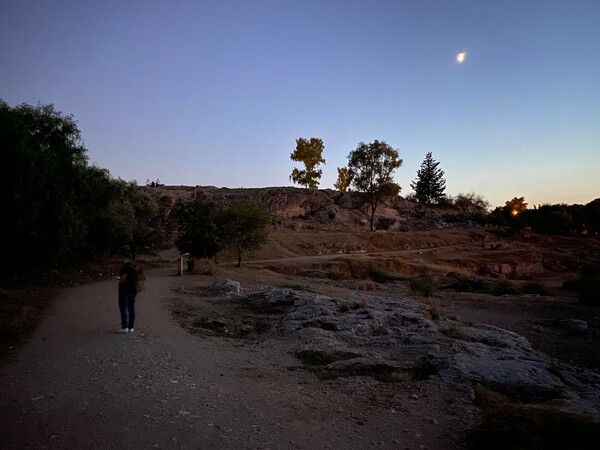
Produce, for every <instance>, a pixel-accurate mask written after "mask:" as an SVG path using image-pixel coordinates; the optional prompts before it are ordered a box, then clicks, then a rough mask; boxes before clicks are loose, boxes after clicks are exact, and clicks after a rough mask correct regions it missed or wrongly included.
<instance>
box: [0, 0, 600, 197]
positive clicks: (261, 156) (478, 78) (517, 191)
mask: <svg viewBox="0 0 600 450" xmlns="http://www.w3.org/2000/svg"><path fill="white" fill-rule="evenodd" d="M463 51H464V52H466V58H465V60H464V61H463V62H462V63H459V62H457V59H456V56H457V54H458V53H460V52H463ZM0 98H1V99H3V100H4V101H5V102H7V103H8V104H9V105H10V106H16V105H19V104H21V103H28V104H32V105H36V104H38V103H41V104H49V103H52V104H54V105H55V107H56V109H57V110H59V111H61V112H63V113H64V114H69V115H73V116H74V118H75V119H76V120H77V122H78V126H79V129H80V130H81V132H82V135H83V138H84V141H85V145H86V148H87V149H88V156H89V161H90V163H91V164H95V165H98V166H100V167H103V168H107V169H108V170H110V172H111V174H112V175H113V176H114V177H119V178H122V179H125V180H137V182H138V183H140V184H144V183H145V181H146V180H147V179H150V180H156V179H160V181H161V182H162V183H165V184H167V185H191V186H195V185H200V186H207V185H212V186H218V187H230V188H234V187H267V186H292V185H293V184H292V182H291V181H290V180H289V175H290V173H291V171H292V169H293V168H294V167H298V168H301V169H302V168H303V166H302V165H301V164H299V163H295V162H293V161H291V159H290V154H291V153H292V152H293V151H294V148H295V140H296V139H297V138H300V137H304V138H310V137H317V138H320V139H322V140H323V143H324V145H325V149H324V153H323V157H324V158H325V160H326V164H325V165H324V166H323V167H322V169H323V177H322V178H321V183H320V187H321V188H332V187H333V183H335V181H336V179H337V170H336V169H337V167H343V166H345V165H346V164H347V157H348V154H349V153H350V152H351V151H352V150H354V149H356V147H357V146H358V144H359V143H360V142H366V143H368V142H372V141H373V140H375V139H377V140H380V141H385V142H387V143H388V144H390V145H391V146H392V147H394V148H396V149H398V151H399V153H400V157H401V158H402V159H403V160H404V163H403V165H402V167H400V168H399V169H398V170H397V172H396V177H395V180H396V181H397V182H398V183H399V184H400V185H401V187H402V191H401V195H407V194H410V193H411V192H412V189H411V187H410V183H411V181H413V180H414V179H415V177H416V172H417V170H418V169H419V166H420V164H421V162H422V161H423V159H424V158H425V155H426V153H427V152H432V154H433V158H434V159H435V160H437V161H439V162H440V166H439V167H440V168H441V169H442V170H444V171H445V178H446V193H447V194H450V195H457V194H459V193H467V192H475V193H477V194H480V195H483V196H484V197H485V198H486V199H487V200H488V201H489V202H490V204H491V205H492V206H499V205H504V202H505V201H506V200H510V199H512V198H513V197H522V196H524V197H525V200H526V201H527V202H528V203H529V204H530V205H534V204H543V203H569V204H572V203H587V202H589V201H591V200H593V199H595V198H597V197H600V1H598V0H589V1H584V0H564V1H554V0H539V1H538V0H514V1H513V0H502V1H500V0H497V1H492V0H490V1H481V0H473V1H452V0H439V1H428V0H420V1H404V0H393V1H380V0H370V1H366V0H365V1H354V0H339V1H338V0H317V1H313V0H298V1H292V0H269V1H267V0H237V1H233V0H231V1H228V0H221V1H200V0H196V1H177V0H170V1H166V0H143V1H142V0H140V1H131V0H128V1H123V0H118V1H114V0H103V1H95V0H89V1H87V0H78V1H75V0H74V1H66V0H63V1H59V0H56V1H53V0H40V1H30V0H14V1H10V0H0Z"/></svg>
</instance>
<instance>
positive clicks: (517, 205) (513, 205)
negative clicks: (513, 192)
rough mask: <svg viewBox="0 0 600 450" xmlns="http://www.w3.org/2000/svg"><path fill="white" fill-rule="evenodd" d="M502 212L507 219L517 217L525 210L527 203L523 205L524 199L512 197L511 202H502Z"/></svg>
mask: <svg viewBox="0 0 600 450" xmlns="http://www.w3.org/2000/svg"><path fill="white" fill-rule="evenodd" d="M503 209H504V212H505V214H506V216H507V217H509V218H510V217H517V216H518V215H519V214H521V213H522V212H523V211H525V210H526V209H527V203H525V197H519V198H517V197H514V198H513V199H512V200H507V201H506V202H504V208H503Z"/></svg>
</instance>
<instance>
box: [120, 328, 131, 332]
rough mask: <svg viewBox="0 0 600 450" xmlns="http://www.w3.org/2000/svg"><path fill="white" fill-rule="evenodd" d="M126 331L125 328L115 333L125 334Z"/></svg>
mask: <svg viewBox="0 0 600 450" xmlns="http://www.w3.org/2000/svg"><path fill="white" fill-rule="evenodd" d="M128 331H129V330H127V328H121V329H120V330H119V331H117V333H127V332H128Z"/></svg>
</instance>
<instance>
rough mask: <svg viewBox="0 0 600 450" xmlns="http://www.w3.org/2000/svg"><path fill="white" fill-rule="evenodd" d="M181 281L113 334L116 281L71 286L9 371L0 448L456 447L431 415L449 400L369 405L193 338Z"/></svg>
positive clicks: (271, 355)
mask: <svg viewBox="0 0 600 450" xmlns="http://www.w3.org/2000/svg"><path fill="white" fill-rule="evenodd" d="M176 281H177V279H176V278H174V277H172V271H169V270H166V269H164V270H156V271H154V272H151V273H150V274H149V277H148V280H147V282H146V291H145V292H144V293H143V294H141V295H140V296H139V297H138V303H137V313H138V319H137V324H136V325H137V326H136V332H135V333H133V334H120V333H117V332H116V330H117V328H118V323H119V320H118V308H117V305H116V302H117V301H116V280H115V281H114V282H101V283H97V284H92V285H86V286H80V287H76V288H72V289H68V290H65V291H64V293H63V295H62V296H61V297H60V298H59V300H58V301H57V304H56V307H55V308H54V311H53V312H52V314H51V315H50V316H49V317H48V318H47V319H46V320H45V321H44V322H43V323H42V325H41V326H40V327H39V328H38V330H37V331H36V332H35V333H34V334H33V335H32V337H31V339H30V340H29V342H28V343H27V344H26V345H25V346H24V347H23V348H22V349H21V350H20V351H19V354H18V356H17V357H16V358H15V359H14V361H13V362H12V363H9V364H7V365H6V366H4V367H3V368H2V369H1V370H0V442H1V444H0V447H2V448H3V449H11V448H15V449H16V448H18V449H26V448H49V449H59V448H69V449H73V448H82V449H83V448H85V449H89V448H136V449H137V448H181V449H204V448H206V449H210V448H219V449H224V448H241V449H254V448H260V449H269V448H272V449H275V448H277V449H280V448H311V449H312V448H315V449H317V448H332V449H334V448H335V449H339V448H374V447H376V448H403V449H404V448H410V449H412V448H414V449H420V448H430V449H431V448H457V445H458V444H456V441H449V440H448V434H447V433H451V432H452V428H453V427H454V425H453V423H452V422H448V423H445V419H444V418H439V419H426V418H425V417H424V416H425V415H426V414H436V411H437V412H440V411H438V407H439V408H441V407H442V406H441V405H436V402H443V398H441V397H440V398H431V399H430V400H423V399H421V400H420V401H417V400H416V399H418V398H419V395H420V396H421V397H426V395H427V394H419V395H417V394H415V392H416V391H414V390H413V391H411V392H406V393H405V394H402V396H404V395H405V396H406V397H405V398H407V399H409V400H407V402H408V403H409V405H408V406H406V407H403V406H400V407H394V406H389V405H388V406H385V407H383V406H382V407H376V408H367V407H366V406H365V404H364V402H363V401H362V400H361V399H360V398H357V395H356V390H354V391H353V390H347V391H344V390H343V389H340V388H339V386H337V385H336V384H335V383H334V382H323V381H318V380H316V379H314V377H313V376H312V375H310V374H307V373H306V372H304V371H302V370H288V368H289V367H290V366H293V365H297V364H298V362H297V361H296V360H295V359H294V358H293V357H292V356H290V355H288V354H287V353H286V352H285V351H283V350H282V348H276V347H273V344H272V343H268V342H267V343H263V344H256V345H248V344H245V345H244V344H240V343H239V342H237V341H227V340H222V339H221V340H217V339H215V340H210V339H201V338H199V337H196V336H192V335H190V334H188V333H187V332H185V331H184V330H183V329H182V328H180V327H179V325H177V324H176V323H175V322H174V321H173V320H172V319H171V317H170V315H169V312H168V307H167V305H168V299H169V297H170V296H171V295H172V293H171V291H170V285H172V284H173V283H176ZM282 345H283V344H282ZM403 398H404V397H403ZM437 417H439V416H437ZM440 422H442V423H441V424H440ZM444 436H445V437H444ZM455 439H458V437H457V436H455Z"/></svg>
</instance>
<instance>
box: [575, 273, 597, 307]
mask: <svg viewBox="0 0 600 450" xmlns="http://www.w3.org/2000/svg"><path fill="white" fill-rule="evenodd" d="M577 296H578V298H579V303H581V304H583V305H593V306H600V266H589V267H586V268H585V269H584V270H583V271H582V274H581V280H579V283H578V292H577Z"/></svg>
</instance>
